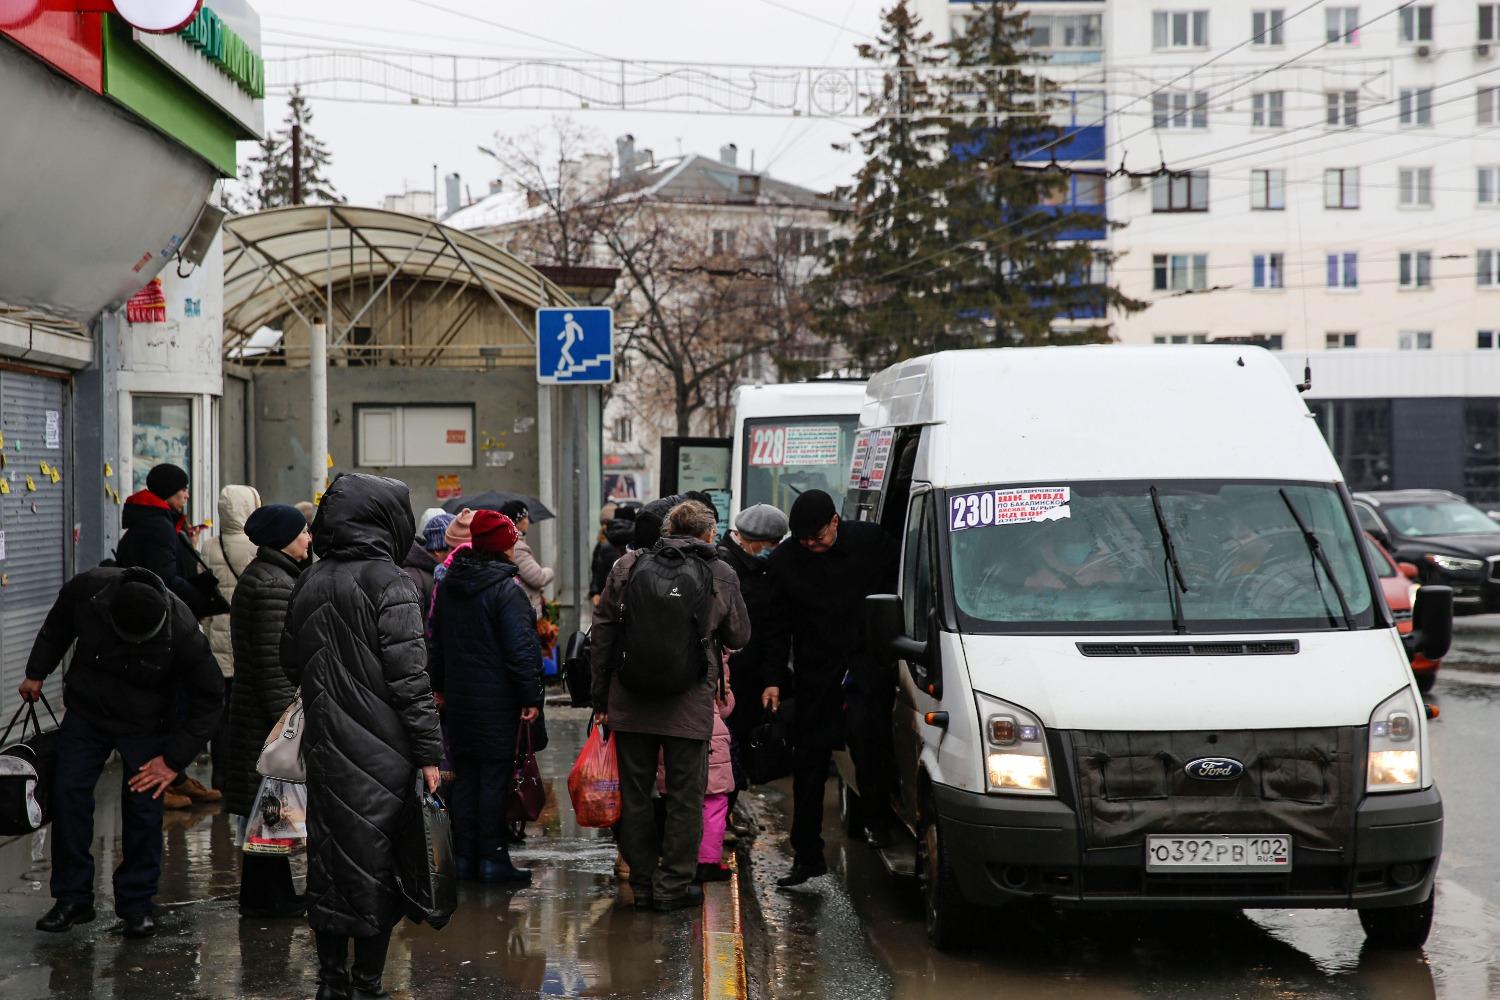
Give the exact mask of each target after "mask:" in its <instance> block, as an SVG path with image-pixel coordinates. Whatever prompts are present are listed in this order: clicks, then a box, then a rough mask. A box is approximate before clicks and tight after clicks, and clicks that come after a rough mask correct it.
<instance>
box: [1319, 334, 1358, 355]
mask: <svg viewBox="0 0 1500 1000" xmlns="http://www.w3.org/2000/svg"><path fill="white" fill-rule="evenodd" d="M1358 346H1359V334H1357V333H1329V334H1325V335H1324V337H1323V347H1324V349H1326V350H1329V351H1349V350H1353V349H1354V348H1356V347H1358Z"/></svg>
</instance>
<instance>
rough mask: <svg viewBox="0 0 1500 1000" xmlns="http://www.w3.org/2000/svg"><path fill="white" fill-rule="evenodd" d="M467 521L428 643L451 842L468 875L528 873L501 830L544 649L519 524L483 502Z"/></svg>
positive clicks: (436, 602)
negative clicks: (522, 566) (441, 714)
mask: <svg viewBox="0 0 1500 1000" xmlns="http://www.w3.org/2000/svg"><path fill="white" fill-rule="evenodd" d="M469 528H470V531H471V534H472V538H473V545H472V546H471V547H470V548H467V549H462V550H460V551H459V553H458V555H457V556H456V557H454V560H453V563H452V565H451V566H449V568H448V573H447V575H445V576H444V577H443V582H442V583H440V584H439V585H438V591H437V595H436V596H435V597H434V598H433V604H432V622H431V639H430V640H429V642H428V663H429V665H430V667H431V670H432V683H433V686H434V687H435V688H437V690H438V691H439V692H441V693H442V695H443V706H444V711H445V712H446V713H447V718H446V722H447V725H448V746H449V749H450V750H451V752H452V759H453V773H454V781H453V789H452V792H451V793H450V794H449V796H448V797H449V805H450V807H451V808H452V810H453V841H454V843H453V851H454V854H455V856H456V861H457V867H458V875H459V877H460V878H473V877H475V876H476V875H477V876H478V877H479V879H480V881H483V882H527V881H530V879H531V873H530V872H528V871H525V870H523V869H520V868H517V867H516V866H515V865H513V864H512V863H511V860H510V851H509V849H508V848H507V847H506V845H505V839H504V832H503V831H504V826H505V805H506V796H507V795H508V793H509V792H510V787H511V776H512V773H513V768H514V762H515V756H516V736H517V732H518V730H519V728H520V725H521V724H522V723H523V722H524V723H526V724H528V725H529V724H530V723H532V722H534V721H535V720H536V718H537V715H538V714H539V710H540V708H541V705H542V651H541V646H540V644H539V643H538V642H537V635H536V615H535V613H534V612H533V611H532V607H531V599H530V598H529V597H528V596H527V594H526V591H525V590H524V589H523V588H522V587H521V585H520V581H519V580H518V579H517V578H516V573H517V569H516V564H515V563H514V562H513V561H512V552H513V551H514V548H515V545H516V542H517V540H518V539H519V538H520V535H519V533H518V532H517V530H516V526H515V524H514V523H512V522H511V520H510V518H508V517H506V516H505V515H504V514H497V513H495V512H494V511H491V510H480V511H475V512H474V520H473V521H472V522H471V523H470V525H469Z"/></svg>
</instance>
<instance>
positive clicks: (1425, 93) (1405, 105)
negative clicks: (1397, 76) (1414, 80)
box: [1399, 87, 1432, 128]
mask: <svg viewBox="0 0 1500 1000" xmlns="http://www.w3.org/2000/svg"><path fill="white" fill-rule="evenodd" d="M1399 103H1400V109H1401V125H1402V127H1404V128H1417V127H1425V126H1428V125H1431V124H1432V88H1431V87H1402V88H1401V99H1400V102H1399Z"/></svg>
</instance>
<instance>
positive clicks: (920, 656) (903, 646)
mask: <svg viewBox="0 0 1500 1000" xmlns="http://www.w3.org/2000/svg"><path fill="white" fill-rule="evenodd" d="M865 627H866V633H865V634H866V636H867V637H868V639H869V643H870V649H871V650H873V651H875V652H882V651H884V652H889V653H891V654H892V655H893V656H895V657H897V658H898V659H902V660H906V661H908V662H912V663H925V662H926V660H927V643H925V642H918V641H917V640H915V639H912V638H910V637H909V636H907V634H906V614H905V611H904V610H903V609H902V607H901V598H900V597H898V596H897V595H895V594H871V595H870V596H869V597H866V598H865Z"/></svg>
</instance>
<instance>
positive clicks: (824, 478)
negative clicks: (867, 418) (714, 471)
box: [739, 413, 859, 510]
mask: <svg viewBox="0 0 1500 1000" xmlns="http://www.w3.org/2000/svg"><path fill="white" fill-rule="evenodd" d="M858 427H859V415H858V414H856V413H849V414H833V415H829V416H820V417H759V418H754V419H747V420H746V421H745V430H744V434H745V438H744V441H742V442H741V454H742V456H743V458H742V460H741V462H742V464H741V469H740V482H741V483H742V484H743V485H742V487H741V489H742V492H743V493H744V495H743V496H742V497H740V500H739V506H740V509H742V510H743V509H744V508H746V507H751V506H754V505H755V504H758V503H768V504H771V505H773V506H776V507H779V508H781V509H782V510H790V509H791V506H792V502H793V501H795V500H796V499H797V497H798V495H799V494H802V493H805V492H807V491H808V490H824V491H826V492H827V493H828V494H829V495H830V496H832V497H833V498H834V503H835V504H837V503H839V502H840V501H841V500H842V498H843V495H844V486H845V483H846V481H847V478H848V475H849V462H850V460H851V459H852V458H853V457H854V433H855V431H856V430H857V429H858Z"/></svg>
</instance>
